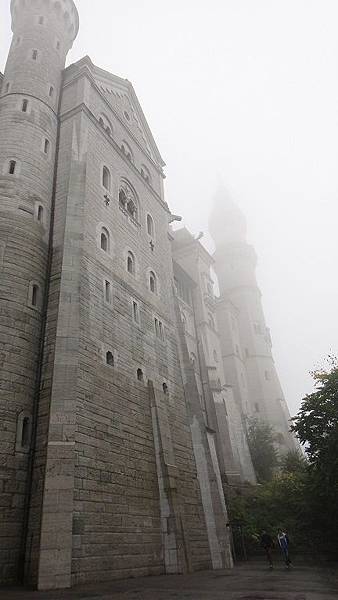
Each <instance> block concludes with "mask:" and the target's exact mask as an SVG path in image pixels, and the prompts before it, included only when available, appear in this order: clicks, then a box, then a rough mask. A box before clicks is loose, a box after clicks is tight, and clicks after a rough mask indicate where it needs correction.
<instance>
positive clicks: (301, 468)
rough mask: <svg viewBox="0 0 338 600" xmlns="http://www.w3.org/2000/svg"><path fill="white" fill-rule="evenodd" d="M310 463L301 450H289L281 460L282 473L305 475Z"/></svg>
mask: <svg viewBox="0 0 338 600" xmlns="http://www.w3.org/2000/svg"><path fill="white" fill-rule="evenodd" d="M307 466H308V461H307V460H306V458H305V456H303V454H302V453H301V452H300V450H289V452H288V453H287V454H284V455H283V456H282V458H281V460H280V469H281V472H282V473H305V471H306V469H307Z"/></svg>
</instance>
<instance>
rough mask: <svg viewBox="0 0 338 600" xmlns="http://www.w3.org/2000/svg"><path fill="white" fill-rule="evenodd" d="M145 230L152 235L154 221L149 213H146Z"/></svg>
mask: <svg viewBox="0 0 338 600" xmlns="http://www.w3.org/2000/svg"><path fill="white" fill-rule="evenodd" d="M147 231H148V235H150V236H151V237H154V221H153V219H152V217H151V215H147Z"/></svg>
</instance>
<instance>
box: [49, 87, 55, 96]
mask: <svg viewBox="0 0 338 600" xmlns="http://www.w3.org/2000/svg"><path fill="white" fill-rule="evenodd" d="M48 94H49V97H50V98H53V96H54V88H53V86H52V85H51V86H50V88H49V92H48Z"/></svg>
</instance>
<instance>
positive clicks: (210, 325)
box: [208, 313, 215, 329]
mask: <svg viewBox="0 0 338 600" xmlns="http://www.w3.org/2000/svg"><path fill="white" fill-rule="evenodd" d="M208 322H209V327H211V329H215V321H214V317H213V316H212V314H211V313H209V319H208Z"/></svg>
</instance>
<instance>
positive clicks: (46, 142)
mask: <svg viewBox="0 0 338 600" xmlns="http://www.w3.org/2000/svg"><path fill="white" fill-rule="evenodd" d="M49 147H50V143H49V140H47V139H45V143H44V146H43V151H44V153H45V154H48V152H49Z"/></svg>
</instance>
